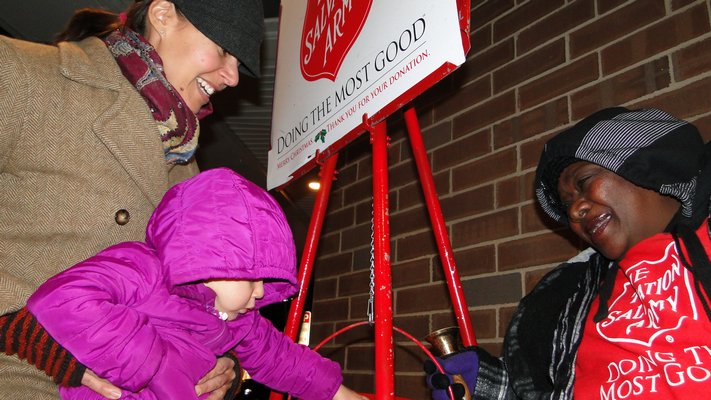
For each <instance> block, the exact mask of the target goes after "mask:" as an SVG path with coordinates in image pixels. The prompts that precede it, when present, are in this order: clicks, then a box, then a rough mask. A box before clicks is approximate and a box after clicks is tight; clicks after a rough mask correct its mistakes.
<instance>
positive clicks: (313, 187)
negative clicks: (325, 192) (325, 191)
mask: <svg viewBox="0 0 711 400" xmlns="http://www.w3.org/2000/svg"><path fill="white" fill-rule="evenodd" d="M309 189H311V190H313V191H314V192H315V191H317V190H319V189H321V182H318V181H311V182H309Z"/></svg>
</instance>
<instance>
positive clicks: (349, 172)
mask: <svg viewBox="0 0 711 400" xmlns="http://www.w3.org/2000/svg"><path fill="white" fill-rule="evenodd" d="M336 164H337V165H338V164H341V159H339V160H338V162H337V163H336ZM335 178H336V180H335V181H333V183H332V184H331V188H332V190H335V189H342V188H343V187H345V186H348V185H350V184H351V183H353V182H355V181H356V180H357V179H358V164H357V163H356V164H350V165H343V166H340V165H339V166H338V167H337V168H336V173H335Z"/></svg>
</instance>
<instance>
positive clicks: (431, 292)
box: [394, 283, 451, 314]
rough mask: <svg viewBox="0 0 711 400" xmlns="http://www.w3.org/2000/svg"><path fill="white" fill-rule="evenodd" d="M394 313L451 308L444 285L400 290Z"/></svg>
mask: <svg viewBox="0 0 711 400" xmlns="http://www.w3.org/2000/svg"><path fill="white" fill-rule="evenodd" d="M394 304H395V308H394V311H395V312H396V313H397V314H408V313H421V312H426V311H434V310H443V309H447V308H451V303H450V301H449V294H448V292H447V286H446V285H445V284H444V283H441V284H435V285H427V286H418V287H414V288H407V289H401V290H398V291H397V293H396V296H395V301H394Z"/></svg>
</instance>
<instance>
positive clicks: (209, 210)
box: [27, 168, 342, 400]
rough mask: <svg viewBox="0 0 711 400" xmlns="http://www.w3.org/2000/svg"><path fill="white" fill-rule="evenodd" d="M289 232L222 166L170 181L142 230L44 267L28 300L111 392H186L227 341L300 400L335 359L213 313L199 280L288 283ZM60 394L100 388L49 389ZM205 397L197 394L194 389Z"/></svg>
mask: <svg viewBox="0 0 711 400" xmlns="http://www.w3.org/2000/svg"><path fill="white" fill-rule="evenodd" d="M295 266H296V256H295V251H294V241H293V238H292V236H291V231H290V229H289V226H288V224H287V221H286V219H285V217H284V214H283V212H282V210H281V208H280V207H279V205H278V204H277V203H276V201H274V199H273V198H272V197H271V196H269V194H268V193H267V192H266V191H264V190H263V189H261V188H259V187H258V186H256V185H254V184H253V183H251V182H249V181H247V180H246V179H244V178H242V177H241V176H239V175H237V174H236V173H234V172H232V171H231V170H229V169H225V168H218V169H213V170H209V171H206V172H203V173H201V174H198V175H196V176H195V177H193V178H191V179H189V180H187V181H185V182H183V183H180V184H178V185H176V186H174V187H173V188H171V189H170V190H169V191H168V192H167V193H166V194H165V196H164V197H163V200H162V201H161V203H160V204H159V205H158V207H157V208H156V210H155V212H154V213H153V216H152V217H151V220H150V221H149V222H148V227H147V229H146V241H145V243H142V242H126V243H120V244H117V245H115V246H112V247H109V248H107V249H106V250H104V251H102V252H100V253H98V254H97V255H95V256H93V257H91V258H89V259H88V260H86V261H83V262H81V263H79V264H77V265H75V266H74V267H72V268H70V269H68V270H66V271H64V272H62V273H60V274H58V275H56V276H54V277H52V278H50V279H49V280H48V281H47V282H46V283H44V284H43V285H42V286H40V287H39V289H37V291H36V292H35V293H34V295H32V297H30V299H29V300H28V304H27V307H28V309H29V310H30V311H31V312H32V313H33V314H34V315H35V316H36V317H37V319H38V321H39V322H40V323H41V324H42V325H43V326H44V327H45V328H46V329H47V331H48V332H49V333H50V334H51V335H52V337H54V338H55V340H57V341H58V342H59V343H60V344H62V345H63V346H64V347H66V348H67V349H68V350H69V351H70V352H71V353H72V354H73V355H74V356H75V357H76V358H77V359H78V360H79V361H80V362H81V363H82V364H84V365H86V366H87V367H88V368H90V369H91V370H92V371H94V372H95V373H96V374H97V375H99V376H101V377H104V378H106V379H108V380H109V381H110V382H112V383H113V384H115V385H117V386H119V387H121V388H122V389H124V391H123V396H122V399H161V400H163V399H196V398H197V396H196V395H195V389H194V386H195V384H196V383H197V381H198V380H199V379H200V378H202V377H203V376H204V375H205V374H206V373H207V372H208V371H210V370H211V369H212V368H213V367H214V365H215V360H216V356H220V355H222V354H224V353H225V352H227V351H228V350H230V349H234V351H235V352H236V353H237V355H238V358H239V359H240V364H241V365H242V367H243V368H244V369H245V370H247V372H249V373H250V375H251V376H252V378H253V379H255V380H256V381H258V382H262V383H264V384H265V385H267V386H269V387H271V388H273V389H276V390H279V391H283V392H288V393H290V394H292V395H294V396H296V397H298V398H301V399H306V400H312V399H313V400H322V399H323V400H327V399H331V398H332V397H333V395H334V394H335V393H336V390H337V389H338V387H339V386H340V384H341V381H342V377H341V371H340V367H339V365H338V364H337V363H335V362H333V361H330V360H327V359H325V358H322V357H321V356H319V355H318V354H316V353H315V352H313V351H311V350H310V349H309V348H307V347H305V346H301V345H298V344H295V343H293V342H292V341H291V340H290V339H288V338H287V337H286V336H284V335H283V334H282V333H281V332H279V331H277V330H276V329H275V328H274V327H273V326H272V324H271V323H270V322H269V321H268V320H266V319H265V318H263V317H261V315H259V313H258V312H257V311H256V310H253V311H251V312H248V313H246V314H244V315H242V316H240V317H238V318H237V319H235V320H234V321H229V322H225V321H222V320H220V319H219V318H218V317H217V316H216V315H215V314H214V309H213V305H214V302H215V294H214V293H213V292H212V290H210V289H209V288H207V287H206V286H205V285H204V284H203V283H202V282H201V281H204V280H206V279H211V278H216V279H262V280H264V297H263V298H262V299H260V300H257V303H256V307H257V308H259V307H263V306H265V305H267V304H271V303H274V302H278V301H281V300H283V299H285V298H287V297H289V296H291V295H293V294H294V293H295V292H296V291H297V283H296V278H295V276H296V273H295V272H296V271H295ZM60 394H61V395H62V397H63V398H72V399H76V398H82V399H103V398H102V397H100V396H98V395H96V394H94V393H93V392H92V391H91V390H89V389H87V388H84V387H80V388H60ZM204 397H206V396H203V398H204Z"/></svg>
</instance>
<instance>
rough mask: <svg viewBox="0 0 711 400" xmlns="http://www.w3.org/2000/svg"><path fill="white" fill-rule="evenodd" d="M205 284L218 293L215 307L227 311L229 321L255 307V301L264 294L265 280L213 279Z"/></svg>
mask: <svg viewBox="0 0 711 400" xmlns="http://www.w3.org/2000/svg"><path fill="white" fill-rule="evenodd" d="M205 286H207V287H209V288H210V289H212V291H213V292H215V294H216V295H217V298H215V308H216V309H217V311H221V312H224V313H227V320H228V321H231V320H233V319H235V318H237V316H238V315H240V314H244V313H246V312H247V311H249V310H252V309H254V302H255V301H256V300H257V299H261V298H262V297H263V296H264V281H247V280H236V279H226V280H211V281H208V282H205Z"/></svg>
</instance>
